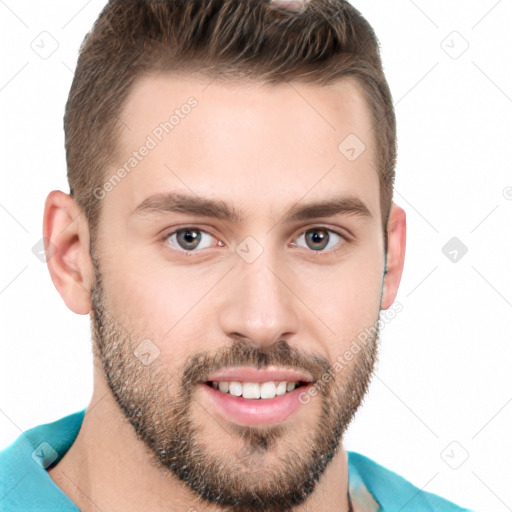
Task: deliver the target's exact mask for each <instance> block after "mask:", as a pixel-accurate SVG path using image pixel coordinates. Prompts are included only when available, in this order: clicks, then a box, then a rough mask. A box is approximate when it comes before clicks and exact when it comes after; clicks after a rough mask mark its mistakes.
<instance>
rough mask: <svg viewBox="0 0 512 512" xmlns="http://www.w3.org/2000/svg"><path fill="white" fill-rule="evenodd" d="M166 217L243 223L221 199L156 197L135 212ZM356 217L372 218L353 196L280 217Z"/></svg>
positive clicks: (292, 209)
mask: <svg viewBox="0 0 512 512" xmlns="http://www.w3.org/2000/svg"><path fill="white" fill-rule="evenodd" d="M166 213H184V214H188V215H197V216H202V217H211V218H216V219H219V220H225V221H229V222H232V223H241V222H243V215H242V212H241V211H240V210H237V209H236V208H234V207H233V206H232V205H229V204H228V203H227V202H226V201H223V200H222V199H212V198H207V197H199V196H197V195H189V194H184V193H178V192H171V193H168V194H155V195H152V196H150V197H148V198H147V199H145V200H144V201H142V202H141V203H140V204H139V205H138V206H137V207H136V208H135V209H134V210H133V212H132V214H137V215H147V214H150V215H155V214H156V215H162V214H166ZM340 214H344V215H354V216H359V217H361V218H368V219H370V218H372V214H371V213H370V210H369V209H368V207H367V206H366V205H365V204H364V203H363V201H361V200H360V199H359V198H358V197H356V196H353V195H346V196H339V197H334V198H328V199H324V200H321V201H315V202H312V203H306V204H299V203H296V204H294V205H293V206H292V207H290V208H289V209H288V210H287V211H286V212H285V213H284V215H283V216H282V217H281V218H282V219H283V220H284V222H287V223H290V222H297V221H303V220H309V219H315V218H320V217H333V216H335V215H340Z"/></svg>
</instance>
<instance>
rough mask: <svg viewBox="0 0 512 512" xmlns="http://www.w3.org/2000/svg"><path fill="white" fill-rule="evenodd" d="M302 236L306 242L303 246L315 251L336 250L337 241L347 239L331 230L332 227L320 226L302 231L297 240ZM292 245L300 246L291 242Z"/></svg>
mask: <svg viewBox="0 0 512 512" xmlns="http://www.w3.org/2000/svg"><path fill="white" fill-rule="evenodd" d="M302 238H304V241H305V243H306V247H305V248H306V249H311V250H313V251H316V252H319V251H320V252H329V251H335V250H338V249H339V247H336V246H337V245H339V242H340V241H341V240H343V241H347V237H345V236H343V235H341V234H339V233H337V232H336V231H333V230H332V229H327V228H324V227H321V226H318V227H314V228H311V229H308V230H307V231H304V232H303V233H301V234H300V235H299V237H298V238H297V240H300V239H302ZM292 245H293V246H294V247H301V246H300V245H298V244H296V243H292ZM342 245H343V244H342ZM302 247H304V246H302Z"/></svg>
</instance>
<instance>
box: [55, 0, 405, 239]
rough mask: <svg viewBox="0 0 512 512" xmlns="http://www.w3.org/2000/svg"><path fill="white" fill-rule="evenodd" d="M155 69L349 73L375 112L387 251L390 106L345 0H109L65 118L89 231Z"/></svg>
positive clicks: (90, 37)
mask: <svg viewBox="0 0 512 512" xmlns="http://www.w3.org/2000/svg"><path fill="white" fill-rule="evenodd" d="M159 71H162V72H179V73H200V74H201V75H204V76H205V77H212V78H213V77H217V78H218V77H221V78H222V79H228V80H230V79H232V80H236V79H254V80H257V81H261V82H267V83H282V82H286V81H289V80H294V81H297V82H304V83H315V84H319V85H327V84H330V83H332V82H334V81H337V80H340V79H342V78H343V77H353V78H355V79H356V80H357V83H358V84H360V85H361V86H362V91H363V93H364V97H365V99H366V101H367V103H368V105H369V107H370V111H371V114H372V116H373V117H372V120H373V131H374V133H375V147H376V160H377V161H376V165H377V172H378V174H379V182H380V203H381V213H382V221H383V231H384V240H385V247H386V248H387V220H388V217H389V212H390V209H391V202H392V195H393V183H394V177H395V164H396V120H395V113H394V108H393V102H392V98H391V93H390V90H389V87H388V84H387V81H386V78H385V76H384V72H383V69H382V62H381V57H380V50H379V42H378V40H377V37H376V35H375V32H374V31H373V29H372V27H371V26H370V24H369V23H368V22H367V21H366V20H365V19H364V18H363V16H362V15H361V14H360V13H359V11H357V10H356V9H355V8H354V7H353V6H352V5H350V4H349V3H348V2H347V1H345V0H311V1H310V2H309V3H308V4H306V6H305V8H303V9H299V10H298V11H293V10H290V9H285V8H284V7H283V6H282V4H279V3H276V2H269V0H110V1H109V3H108V4H107V5H106V7H105V8H104V9H103V11H102V12H101V14H100V16H99V17H98V19H97V20H96V22H95V24H94V26H93V28H92V30H91V32H89V33H88V34H87V35H86V37H85V39H84V42H83V43H82V46H81V49H80V56H79V59H78V63H77V67H76V72H75V77H74V80H73V83H72V86H71V90H70V93H69V98H68V101H67V104H66V111H65V116H64V131H65V141H66V159H67V168H68V182H69V186H70V194H71V195H72V196H74V198H75V200H76V201H77V203H78V204H79V205H80V207H81V208H82V209H83V211H84V213H85V215H86V217H87V220H88V222H89V228H90V230H91V234H93V233H94V232H95V230H96V227H97V223H98V220H99V215H100V204H101V201H100V200H98V199H97V198H96V197H95V195H94V194H93V191H94V190H95V189H96V188H97V187H99V186H101V185H102V183H103V180H104V178H105V174H106V172H107V169H108V168H109V167H110V166H111V165H113V164H114V163H115V161H116V158H117V153H116V150H117V148H118V141H119V135H120V131H121V127H122V123H121V121H120V119H119V115H120V112H121V109H122V108H123V105H124V104H125V101H126V99H127V97H128V94H129V93H130V91H131V89H132V86H133V84H134V82H135V80H136V79H137V78H140V77H142V76H144V75H147V74H149V73H153V72H159ZM340 142H341V141H340Z"/></svg>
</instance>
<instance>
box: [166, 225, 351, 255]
mask: <svg viewBox="0 0 512 512" xmlns="http://www.w3.org/2000/svg"><path fill="white" fill-rule="evenodd" d="M187 229H190V230H197V231H201V232H202V233H206V234H207V235H209V236H211V237H212V238H216V237H215V236H214V235H212V234H211V233H210V232H208V231H207V230H205V229H201V228H198V227H194V226H183V227H179V228H177V229H175V230H174V231H171V232H170V233H167V234H165V235H164V236H163V237H162V239H161V242H162V243H163V244H164V246H165V247H166V248H170V249H171V250H174V251H176V252H178V253H181V254H184V255H186V256H192V255H193V254H194V253H200V252H201V251H204V250H207V249H199V250H193V251H187V250H185V249H177V248H175V247H171V246H170V245H169V243H168V240H169V238H170V237H171V236H172V235H175V234H176V233H178V232H179V231H185V230H187ZM313 230H324V231H327V232H328V233H334V234H335V235H337V236H339V237H340V238H341V239H342V240H343V242H341V246H340V247H336V248H334V249H328V250H319V251H314V250H312V249H311V250H310V251H309V252H311V253H313V254H314V257H318V256H321V255H324V254H327V255H332V254H335V253H337V252H338V251H340V250H343V248H344V245H345V244H346V243H348V242H350V239H349V237H348V236H347V235H344V234H343V233H340V232H338V231H335V230H333V229H331V228H328V227H327V226H313V227H310V228H307V229H306V230H304V231H301V232H300V233H299V235H298V236H297V237H296V239H297V238H299V237H301V236H302V235H305V234H306V233H307V232H308V231H313ZM221 243H222V242H221ZM296 247H297V246H296ZM212 248H214V247H209V248H208V249H212ZM297 248H298V249H307V247H297Z"/></svg>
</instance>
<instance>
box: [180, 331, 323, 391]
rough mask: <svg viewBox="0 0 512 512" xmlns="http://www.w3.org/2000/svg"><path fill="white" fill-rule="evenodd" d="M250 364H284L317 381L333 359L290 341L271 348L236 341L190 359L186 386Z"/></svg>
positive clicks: (262, 365) (185, 379) (277, 343)
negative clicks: (306, 351) (219, 371)
mask: <svg viewBox="0 0 512 512" xmlns="http://www.w3.org/2000/svg"><path fill="white" fill-rule="evenodd" d="M237 366H250V367H253V368H257V369H264V368H267V367H269V366H280V367H285V368H290V369H292V370H299V371H306V372H308V373H310V374H311V376H312V377H313V379H314V380H315V381H317V380H320V379H321V378H322V376H323V375H324V374H325V373H326V372H328V370H329V369H330V368H331V365H330V363H329V361H328V360H327V359H326V358H325V357H323V356H321V355H318V354H312V355H310V354H307V353H305V352H304V351H303V350H300V349H297V348H294V347H292V346H290V344H289V343H288V342H287V341H286V340H279V341H277V342H276V343H274V344H273V345H272V346H271V347H258V346H256V345H254V344H252V343H249V342H247V341H243V340H235V341H234V342H233V343H232V344H231V345H229V346H228V347H224V348H221V349H219V350H217V351H216V352H214V353H211V352H203V353H200V354H195V355H194V356H191V357H189V358H188V359H187V362H186V363H185V367H184V369H183V376H182V383H183V387H184V388H188V389H191V388H193V387H194V386H195V385H197V384H200V383H204V382H206V380H207V377H208V375H209V374H211V373H213V372H215V371H217V370H220V369H221V368H225V367H228V368H230V367H237Z"/></svg>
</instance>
